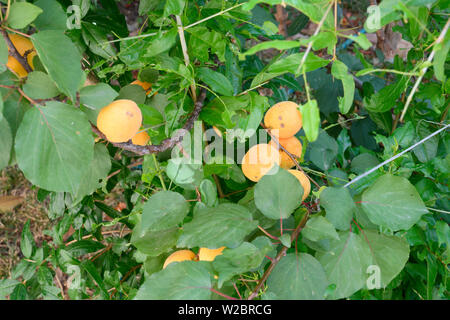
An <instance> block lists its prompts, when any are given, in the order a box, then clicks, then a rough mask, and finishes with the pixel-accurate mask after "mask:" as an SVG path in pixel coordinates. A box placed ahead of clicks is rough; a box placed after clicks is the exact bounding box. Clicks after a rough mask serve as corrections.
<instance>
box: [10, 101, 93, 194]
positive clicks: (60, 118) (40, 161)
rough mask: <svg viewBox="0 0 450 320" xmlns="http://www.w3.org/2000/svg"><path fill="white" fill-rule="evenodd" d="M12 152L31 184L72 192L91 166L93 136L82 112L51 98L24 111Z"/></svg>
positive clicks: (51, 189) (47, 188)
mask: <svg viewBox="0 0 450 320" xmlns="http://www.w3.org/2000/svg"><path fill="white" fill-rule="evenodd" d="M15 151H16V157H17V162H18V164H19V167H20V169H22V171H23V172H24V174H25V177H26V178H27V179H28V180H30V181H31V182H32V183H33V184H35V185H37V186H39V187H41V188H44V189H46V190H49V191H57V192H71V193H75V192H76V190H77V189H78V186H79V184H80V182H81V179H82V178H83V177H84V174H85V172H86V170H88V168H89V166H90V165H91V161H92V158H93V154H94V138H93V136H92V132H91V127H90V125H89V122H88V121H87V119H86V116H85V115H84V114H83V112H81V111H80V110H78V109H75V108H74V107H72V106H69V105H66V104H64V103H60V102H55V101H51V102H48V103H47V105H46V106H45V107H43V106H39V105H36V106H35V107H33V108H31V109H30V110H28V111H27V112H26V113H25V116H24V118H23V121H22V123H21V124H20V127H19V129H18V130H17V134H16V142H15Z"/></svg>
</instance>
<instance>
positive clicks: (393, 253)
mask: <svg viewBox="0 0 450 320" xmlns="http://www.w3.org/2000/svg"><path fill="white" fill-rule="evenodd" d="M364 236H365V237H366V238H367V241H368V242H369V244H370V249H371V252H372V254H373V259H374V265H377V266H378V267H379V268H380V272H381V279H380V280H381V281H380V285H381V286H382V287H384V288H386V286H387V285H388V284H389V282H391V281H392V279H394V278H395V277H396V276H397V275H398V274H399V273H400V271H402V269H403V267H404V266H405V264H406V262H407V261H408V258H409V245H408V242H407V241H406V239H405V238H400V237H397V236H389V235H386V234H382V233H379V232H377V231H375V230H366V231H365V232H364Z"/></svg>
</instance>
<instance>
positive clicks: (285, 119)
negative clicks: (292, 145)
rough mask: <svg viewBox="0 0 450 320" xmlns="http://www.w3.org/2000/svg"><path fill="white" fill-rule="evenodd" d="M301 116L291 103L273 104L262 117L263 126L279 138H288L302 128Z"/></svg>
mask: <svg viewBox="0 0 450 320" xmlns="http://www.w3.org/2000/svg"><path fill="white" fill-rule="evenodd" d="M302 124H303V123H302V114H301V113H300V110H299V109H298V105H297V104H296V103H294V102H291V101H283V102H279V103H277V104H274V105H273V106H272V107H271V108H270V109H269V110H267V112H266V115H265V116H264V125H265V126H266V127H267V129H270V131H271V133H272V134H273V135H275V136H276V137H279V138H282V139H283V138H289V137H292V136H293V135H295V134H296V133H297V132H298V131H299V130H300V129H301V128H302Z"/></svg>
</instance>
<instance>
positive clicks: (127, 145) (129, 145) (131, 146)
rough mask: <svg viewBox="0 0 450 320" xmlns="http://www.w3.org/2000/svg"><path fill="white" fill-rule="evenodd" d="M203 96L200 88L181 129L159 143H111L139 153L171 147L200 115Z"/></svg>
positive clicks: (204, 92) (100, 133) (93, 127)
mask: <svg viewBox="0 0 450 320" xmlns="http://www.w3.org/2000/svg"><path fill="white" fill-rule="evenodd" d="M205 97H206V91H204V90H202V91H201V93H200V95H199V98H198V101H197V102H196V103H195V106H194V110H193V111H192V113H191V115H190V117H189V118H188V120H187V121H186V123H185V124H184V126H183V130H181V131H178V132H175V134H174V135H173V137H172V138H167V139H164V140H163V141H162V142H161V144H159V145H148V146H140V145H135V144H133V143H132V142H131V141H129V142H123V143H112V145H113V146H115V147H118V148H121V149H124V150H127V151H131V152H134V153H136V154H139V155H144V154H152V153H159V152H163V151H166V150H169V149H171V148H173V147H174V146H175V145H176V144H178V143H180V142H181V141H182V140H183V137H184V135H185V134H186V132H187V131H190V130H191V129H192V127H193V126H194V122H195V120H197V118H198V116H199V115H200V111H201V110H202V108H203V102H204V100H205ZM91 127H92V131H94V132H95V133H96V134H97V135H98V136H99V137H100V138H102V139H104V140H107V139H106V136H105V135H104V134H103V133H102V132H101V131H100V130H99V129H98V128H97V127H96V126H94V125H93V124H91Z"/></svg>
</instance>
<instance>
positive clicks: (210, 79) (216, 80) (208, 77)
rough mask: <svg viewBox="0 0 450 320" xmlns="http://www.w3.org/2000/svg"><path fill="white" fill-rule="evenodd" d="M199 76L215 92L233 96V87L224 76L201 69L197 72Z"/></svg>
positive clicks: (207, 69)
mask: <svg viewBox="0 0 450 320" xmlns="http://www.w3.org/2000/svg"><path fill="white" fill-rule="evenodd" d="M197 76H198V77H199V79H200V80H202V81H203V82H204V83H206V84H207V85H208V86H210V87H211V89H212V90H213V91H215V92H217V93H219V94H221V95H224V96H232V95H233V92H234V90H233V86H232V85H231V83H230V81H229V80H228V79H227V78H226V77H225V76H224V75H223V74H221V73H219V72H217V71H214V70H211V69H209V68H200V69H198V71H197Z"/></svg>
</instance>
